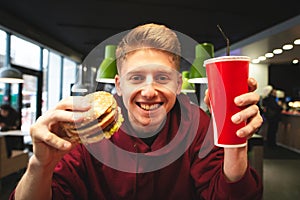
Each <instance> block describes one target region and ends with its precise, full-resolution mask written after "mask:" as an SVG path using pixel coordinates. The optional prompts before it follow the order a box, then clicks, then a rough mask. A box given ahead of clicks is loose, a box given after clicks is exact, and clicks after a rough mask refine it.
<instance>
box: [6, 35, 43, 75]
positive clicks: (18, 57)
mask: <svg viewBox="0 0 300 200" xmlns="http://www.w3.org/2000/svg"><path fill="white" fill-rule="evenodd" d="M11 57H12V58H11V63H14V64H18V65H21V66H25V67H27V68H31V69H35V70H40V59H39V58H40V47H39V46H37V45H35V44H33V43H31V42H28V41H26V40H23V39H21V38H19V37H17V36H14V35H12V36H11Z"/></svg>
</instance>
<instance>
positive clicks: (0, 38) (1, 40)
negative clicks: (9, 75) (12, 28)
mask: <svg viewBox="0 0 300 200" xmlns="http://www.w3.org/2000/svg"><path fill="white" fill-rule="evenodd" d="M5 54H6V33H5V32H4V31H2V30H0V67H3V65H4V58H5Z"/></svg>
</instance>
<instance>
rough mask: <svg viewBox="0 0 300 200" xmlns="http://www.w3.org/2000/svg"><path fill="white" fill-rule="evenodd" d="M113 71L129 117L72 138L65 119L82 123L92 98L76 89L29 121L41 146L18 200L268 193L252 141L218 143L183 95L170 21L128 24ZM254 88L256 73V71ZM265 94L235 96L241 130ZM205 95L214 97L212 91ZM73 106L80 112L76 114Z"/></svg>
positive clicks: (249, 129)
mask: <svg viewBox="0 0 300 200" xmlns="http://www.w3.org/2000/svg"><path fill="white" fill-rule="evenodd" d="M116 54H117V66H118V75H117V76H116V78H115V83H116V89H117V94H118V95H116V99H117V101H118V105H119V106H120V107H121V109H122V114H123V116H124V119H125V120H124V122H123V124H122V126H121V128H120V129H119V130H118V131H117V132H116V133H115V134H114V135H113V136H112V137H111V139H110V140H102V141H101V142H99V143H95V144H93V145H88V146H83V145H81V144H79V145H72V144H71V143H70V142H68V141H66V140H64V139H62V138H61V137H63V136H64V133H63V132H62V131H61V130H60V127H59V122H61V121H69V122H79V121H81V120H82V117H80V112H84V111H87V110H88V109H89V108H90V106H89V105H88V104H87V103H84V102H81V100H80V97H77V100H76V101H75V102H78V101H79V102H80V103H74V98H75V97H69V98H66V99H63V100H62V101H61V102H59V103H58V104H57V106H56V108H55V109H53V110H49V111H48V112H47V113H46V114H45V115H43V116H41V117H40V118H39V119H38V120H37V122H36V123H35V124H34V125H33V126H32V127H31V136H32V140H33V145H34V147H33V151H34V154H33V156H32V157H31V159H30V162H29V165H28V169H27V171H26V173H25V174H24V176H23V177H22V179H21V181H20V182H19V184H18V186H17V187H16V190H15V193H13V194H12V197H15V199H51V198H52V199H251V200H253V199H261V197H262V183H261V180H260V178H259V177H258V176H257V174H256V173H255V171H253V170H252V169H251V168H250V167H249V165H248V162H247V147H242V148H233V149H222V148H217V147H215V146H214V145H213V143H212V140H211V137H210V136H212V133H211V128H210V126H209V125H210V119H209V117H208V116H207V115H206V114H205V113H204V112H203V111H202V110H201V109H200V108H199V107H198V106H197V105H194V104H191V103H190V100H189V99H188V98H187V96H185V95H183V94H180V89H181V82H182V81H181V75H180V73H178V70H179V62H180V44H179V41H178V39H177V37H176V34H175V33H174V32H173V31H171V30H170V29H168V28H167V27H165V26H163V25H156V24H146V25H143V26H138V27H137V28H135V29H133V30H132V31H130V32H129V33H128V34H127V35H126V36H125V37H124V38H123V40H122V41H121V42H120V44H119V45H118V48H117V51H116ZM249 88H250V90H251V91H253V90H254V89H255V88H256V81H255V80H253V79H249ZM258 100H259V97H258V95H256V94H255V93H252V92H249V93H247V94H243V95H241V96H239V97H237V98H236V99H235V103H236V104H237V105H238V106H246V108H245V109H244V110H242V111H241V112H239V113H236V114H235V115H234V116H233V117H232V121H233V122H234V123H240V122H242V121H245V120H247V121H248V124H247V126H245V127H244V128H242V129H240V130H239V131H238V132H237V134H238V135H239V136H240V137H247V138H249V137H251V135H252V134H253V133H254V132H255V131H256V129H257V128H259V126H260V125H261V123H262V119H261V117H260V115H259V112H258V107H257V106H256V103H257V101H258ZM205 101H206V102H207V103H208V101H207V98H205ZM75 111H76V117H74V113H75Z"/></svg>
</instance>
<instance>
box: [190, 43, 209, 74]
mask: <svg viewBox="0 0 300 200" xmlns="http://www.w3.org/2000/svg"><path fill="white" fill-rule="evenodd" d="M195 54H196V57H195V60H194V62H193V64H192V66H191V68H190V78H204V77H206V69H205V67H204V66H203V63H204V60H206V59H209V58H212V57H214V46H213V44H211V43H201V44H198V45H196V47H195Z"/></svg>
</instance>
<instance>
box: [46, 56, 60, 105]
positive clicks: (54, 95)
mask: <svg viewBox="0 0 300 200" xmlns="http://www.w3.org/2000/svg"><path fill="white" fill-rule="evenodd" d="M60 74H61V57H60V56H59V55H57V54H55V53H53V52H50V56H49V67H48V83H49V84H48V108H52V107H54V106H55V105H56V104H57V103H58V101H59V100H60V93H61V88H60V83H61V78H60Z"/></svg>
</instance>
